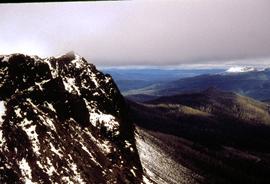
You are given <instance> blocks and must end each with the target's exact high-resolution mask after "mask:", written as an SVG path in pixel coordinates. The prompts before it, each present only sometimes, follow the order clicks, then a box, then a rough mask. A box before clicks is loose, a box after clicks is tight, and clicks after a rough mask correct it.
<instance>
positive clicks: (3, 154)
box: [0, 52, 142, 183]
mask: <svg viewBox="0 0 270 184" xmlns="http://www.w3.org/2000/svg"><path fill="white" fill-rule="evenodd" d="M0 78H1V81H0V103H1V104H0V106H1V107H0V111H1V112H0V114H1V115H2V116H1V119H0V182H1V183H141V178H142V168H141V164H140V160H139V156H138V152H137V149H136V146H135V139H134V133H133V125H132V124H131V123H130V122H129V121H128V119H127V117H126V114H127V113H126V109H127V108H126V107H125V101H124V99H123V97H122V95H121V94H120V92H119V90H118V88H117V86H116V85H115V83H114V81H113V80H112V78H111V77H110V76H109V75H104V74H103V73H101V72H99V71H98V70H97V69H96V68H95V66H94V65H92V64H89V63H87V61H86V60H85V59H84V58H82V57H80V56H78V55H76V54H74V53H73V52H70V53H67V54H65V55H63V56H60V57H50V58H45V59H41V58H39V57H37V56H27V55H23V54H12V55H5V56H0Z"/></svg>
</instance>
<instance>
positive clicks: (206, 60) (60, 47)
mask: <svg viewBox="0 0 270 184" xmlns="http://www.w3.org/2000/svg"><path fill="white" fill-rule="evenodd" d="M0 12H1V18H0V53H4V54H5V53H12V52H25V53H30V54H37V55H42V56H51V55H60V54H63V53H64V52H67V51H69V50H74V51H76V52H77V53H79V54H80V55H82V56H84V57H86V58H87V59H88V60H89V61H90V62H93V63H95V64H98V65H108V66H110V65H182V64H213V65H215V64H219V63H220V62H222V63H224V64H226V63H230V64H232V61H233V62H234V63H233V64H237V63H238V62H239V61H241V62H239V64H240V63H241V64H242V63H243V61H244V62H245V61H246V64H254V62H260V61H263V62H264V63H263V64H265V62H266V63H267V62H268V58H270V21H269V19H270V1H269V0H256V1H254V0H238V1H235V0H226V1H224V0H215V1H214V0H204V1H200V0H179V1H173V0H172V1H155V2H153V1H152V2H151V1H128V2H86V3H85V2H84V3H36V4H1V5H0ZM257 58H260V59H257ZM261 58H264V59H261ZM269 61H270V60H269ZM269 64H270V62H269Z"/></svg>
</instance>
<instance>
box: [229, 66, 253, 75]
mask: <svg viewBox="0 0 270 184" xmlns="http://www.w3.org/2000/svg"><path fill="white" fill-rule="evenodd" d="M256 70H257V69H256V68H253V67H248V66H245V67H243V66H235V67H231V68H229V69H228V70H226V72H227V73H243V72H252V71H256Z"/></svg>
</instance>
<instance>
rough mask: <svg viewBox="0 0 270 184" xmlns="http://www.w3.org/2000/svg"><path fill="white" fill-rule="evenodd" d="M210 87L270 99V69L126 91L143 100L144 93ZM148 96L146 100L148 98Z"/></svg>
mask: <svg viewBox="0 0 270 184" xmlns="http://www.w3.org/2000/svg"><path fill="white" fill-rule="evenodd" d="M209 87H214V88H217V89H220V90H224V91H232V92H235V93H238V94H241V95H244V96H249V97H252V98H254V99H257V100H267V99H270V70H269V69H265V70H253V69H252V70H250V71H249V70H248V71H245V72H243V71H241V72H235V71H234V72H222V73H218V74H204V75H198V76H194V77H188V78H181V79H178V80H173V81H166V82H158V83H154V84H152V85H149V86H146V87H144V88H140V89H133V90H129V91H126V92H125V93H124V94H125V95H126V96H128V97H130V98H133V99H138V100H143V97H142V95H144V96H145V95H148V97H149V96H151V98H152V99H153V98H154V97H155V96H164V95H166V96H169V95H175V94H179V93H187V92H200V91H203V90H205V89H207V88H209ZM148 99H149V98H146V99H145V100H148Z"/></svg>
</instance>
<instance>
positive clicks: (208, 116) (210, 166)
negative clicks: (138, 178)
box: [129, 88, 270, 183]
mask: <svg viewBox="0 0 270 184" xmlns="http://www.w3.org/2000/svg"><path fill="white" fill-rule="evenodd" d="M129 104H130V108H131V116H132V117H133V120H134V121H135V123H136V124H137V125H138V127H139V131H138V132H141V131H143V132H142V133H141V134H142V137H143V135H144V136H145V137H146V138H145V141H144V143H145V144H146V143H147V142H151V143H149V144H150V145H156V146H157V149H159V150H162V151H163V152H165V153H166V154H167V155H169V156H168V158H171V159H172V160H173V161H174V163H175V164H176V165H175V166H172V165H170V164H169V162H168V163H164V165H163V166H162V168H163V169H164V170H166V168H169V167H174V169H175V168H178V167H181V168H186V169H185V170H186V171H188V172H187V175H186V177H185V178H186V179H188V178H189V177H191V176H194V177H193V179H195V180H196V182H195V183H197V182H198V183H269V182H270V177H269V175H268V174H267V173H269V171H270V167H269V163H270V159H269V155H270V149H269V148H270V127H269V124H270V121H269V105H267V104H265V103H262V102H258V101H256V100H253V99H250V98H247V97H243V96H240V95H237V94H235V93H230V92H223V91H219V90H216V89H213V88H212V89H208V90H206V91H204V92H201V93H189V94H182V95H175V96H167V97H161V98H159V99H156V100H153V101H149V102H147V103H135V102H131V101H130V102H129ZM141 129H142V130H141ZM144 132H145V133H144ZM150 138H151V139H150ZM141 140H143V139H140V140H139V142H141ZM141 144H142V143H141ZM139 149H140V147H139ZM142 164H143V165H145V164H148V165H150V166H151V164H149V163H145V162H144V161H143V160H142ZM144 168H147V167H146V166H144ZM174 169H173V170H174ZM153 173H154V174H153ZM178 174H179V176H182V174H181V171H179V173H178ZM150 175H151V173H150ZM152 175H155V176H156V177H157V178H161V179H159V181H160V180H162V179H163V180H166V179H168V178H166V177H165V176H164V175H162V174H160V172H159V170H156V171H155V170H154V171H152ZM195 176H197V177H195ZM164 177H165V178H164ZM157 180H158V179H157ZM160 183H162V182H160Z"/></svg>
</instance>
